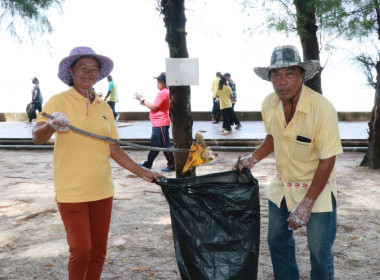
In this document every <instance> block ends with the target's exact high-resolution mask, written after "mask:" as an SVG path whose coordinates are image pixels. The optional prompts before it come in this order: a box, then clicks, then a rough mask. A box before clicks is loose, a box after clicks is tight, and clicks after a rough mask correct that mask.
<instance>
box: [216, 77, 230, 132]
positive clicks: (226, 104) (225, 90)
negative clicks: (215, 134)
mask: <svg viewBox="0 0 380 280" xmlns="http://www.w3.org/2000/svg"><path fill="white" fill-rule="evenodd" d="M231 96H232V90H231V88H230V87H229V86H228V85H227V79H226V77H224V76H221V77H220V80H219V86H218V90H217V91H216V97H217V98H218V99H219V104H220V105H219V106H220V111H221V112H222V116H223V125H222V127H221V129H220V130H221V131H222V132H227V133H232V129H231V122H232V119H233V110H232V102H231Z"/></svg>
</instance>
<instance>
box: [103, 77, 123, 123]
mask: <svg viewBox="0 0 380 280" xmlns="http://www.w3.org/2000/svg"><path fill="white" fill-rule="evenodd" d="M107 80H108V92H107V95H106V97H104V101H107V103H108V105H110V107H111V109H112V112H113V117H114V119H115V121H118V120H119V117H120V114H117V113H116V109H115V105H116V103H117V102H119V99H118V95H117V84H116V83H115V82H114V81H113V78H112V76H111V75H108V77H107Z"/></svg>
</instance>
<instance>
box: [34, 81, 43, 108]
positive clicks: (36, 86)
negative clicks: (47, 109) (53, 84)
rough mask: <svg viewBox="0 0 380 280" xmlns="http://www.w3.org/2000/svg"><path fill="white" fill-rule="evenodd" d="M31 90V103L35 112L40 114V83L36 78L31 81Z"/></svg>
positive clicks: (41, 100)
mask: <svg viewBox="0 0 380 280" xmlns="http://www.w3.org/2000/svg"><path fill="white" fill-rule="evenodd" d="M32 83H33V88H32V103H33V107H34V109H35V110H38V112H40V113H41V111H42V102H43V98H42V94H41V89H40V82H39V81H38V79H37V78H36V77H34V78H33V79H32Z"/></svg>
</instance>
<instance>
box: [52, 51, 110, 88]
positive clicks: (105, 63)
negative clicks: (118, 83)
mask: <svg viewBox="0 0 380 280" xmlns="http://www.w3.org/2000/svg"><path fill="white" fill-rule="evenodd" d="M83 56H90V57H94V58H96V59H97V60H98V61H99V80H98V81H100V80H102V79H104V78H105V77H107V76H108V75H109V74H110V73H111V71H112V69H113V61H112V60H111V59H110V58H108V57H106V56H103V55H99V54H96V52H95V51H94V50H93V49H91V48H90V47H75V48H74V49H72V50H71V52H70V54H69V56H68V57H65V58H64V59H62V60H61V62H60V63H59V67H58V78H59V79H60V80H61V81H62V82H64V83H65V84H66V85H70V84H71V83H72V80H73V78H72V76H71V73H70V68H71V66H72V65H73V63H74V62H75V61H76V60H78V59H79V58H81V57H83Z"/></svg>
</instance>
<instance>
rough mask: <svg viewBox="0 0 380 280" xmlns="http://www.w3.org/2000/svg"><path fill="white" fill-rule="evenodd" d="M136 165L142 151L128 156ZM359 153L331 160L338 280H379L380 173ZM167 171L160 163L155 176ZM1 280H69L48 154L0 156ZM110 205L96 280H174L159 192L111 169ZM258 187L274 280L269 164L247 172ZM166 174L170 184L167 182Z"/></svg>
mask: <svg viewBox="0 0 380 280" xmlns="http://www.w3.org/2000/svg"><path fill="white" fill-rule="evenodd" d="M128 153H129V154H130V156H131V157H132V158H133V159H135V160H136V161H138V162H141V161H143V160H144V159H145V157H146V155H147V152H145V151H129V152H128ZM239 155H240V154H239V153H230V152H221V153H219V159H218V160H217V161H216V162H214V163H209V164H207V165H203V166H200V167H199V168H198V169H197V174H198V175H203V174H209V173H214V172H219V171H225V170H229V169H230V166H231V164H232V162H234V161H235V160H236V159H237V157H238V156H239ZM362 157H363V154H361V153H345V154H343V155H341V156H339V158H338V160H337V174H338V178H337V181H338V185H339V186H338V190H339V197H338V233H337V238H336V242H335V246H334V251H335V269H336V279H347V280H352V279H380V257H379V252H380V238H379V236H380V203H379V201H380V172H379V171H372V170H368V169H366V168H362V167H359V166H358V165H359V163H360V161H361V159H362ZM164 165H165V159H164V157H163V155H159V157H158V158H157V161H156V162H155V166H154V169H155V170H157V171H158V170H160V168H162V167H163V166H164ZM0 166H1V169H0V190H1V197H0V279H1V280H5V279H9V280H10V279H14V280H23V279H44V280H45V279H59V280H61V279H67V271H66V266H67V264H66V263H67V259H68V247H67V244H66V239H65V238H66V237H65V231H64V228H63V225H62V222H61V220H60V216H59V213H58V212H57V207H56V204H55V202H54V191H53V172H52V152H51V151H9V150H0ZM112 166H113V175H114V183H115V191H116V194H115V200H114V207H113V216H112V223H111V229H110V234H109V245H108V252H107V260H106V264H105V267H104V272H103V277H102V279H133V280H134V279H136V280H138V279H171V280H174V279H180V276H179V272H178V268H177V264H176V260H175V254H174V248H173V239H172V232H171V226H170V217H169V209H168V204H167V202H166V200H165V198H164V196H163V195H162V193H161V189H160V188H159V187H158V186H157V185H154V184H147V183H145V182H144V181H142V180H141V179H139V178H137V177H136V176H135V175H133V174H131V173H129V172H127V171H125V170H123V169H122V168H120V167H119V166H118V165H116V164H115V163H114V162H112ZM253 174H254V176H255V177H256V178H257V179H258V180H259V183H260V197H261V199H260V203H261V244H260V259H259V277H258V279H264V280H266V279H273V276H272V267H271V261H270V256H269V252H268V246H267V243H266V232H267V222H268V220H267V217H268V215H267V200H266V199H265V194H266V190H267V187H268V184H269V180H270V179H271V177H272V175H273V174H274V160H273V157H270V158H268V159H265V160H264V161H263V162H261V163H260V164H259V165H258V166H257V167H255V168H254V169H253ZM173 176H174V175H173V174H170V175H169V176H168V177H173ZM295 236H296V242H297V258H298V263H299V266H300V272H301V279H309V277H308V273H309V272H308V270H309V260H308V259H309V257H308V253H307V252H308V250H307V244H306V238H305V230H304V229H301V230H299V231H297V232H296V233H295Z"/></svg>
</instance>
